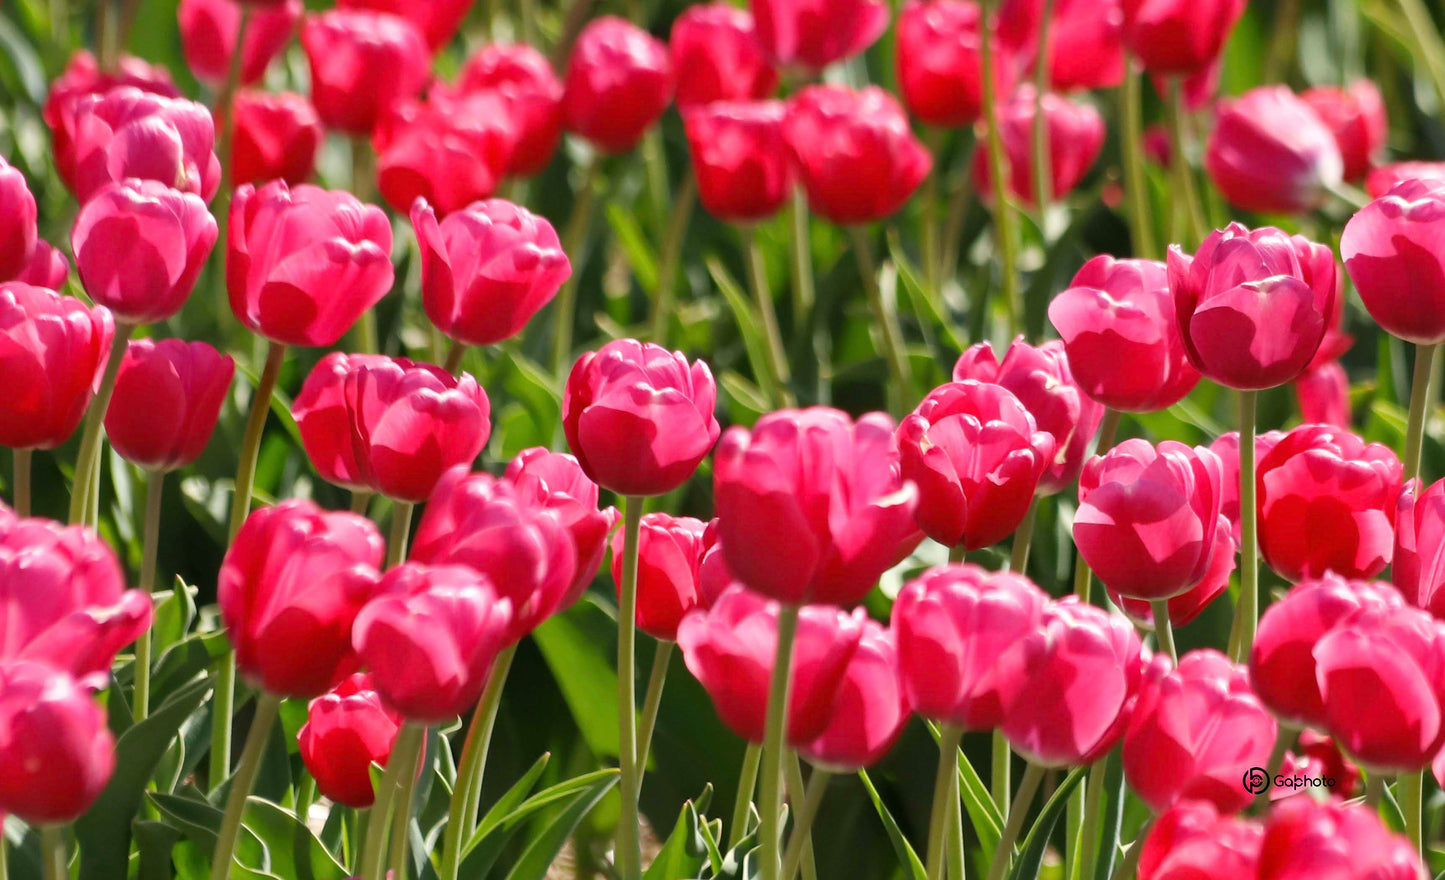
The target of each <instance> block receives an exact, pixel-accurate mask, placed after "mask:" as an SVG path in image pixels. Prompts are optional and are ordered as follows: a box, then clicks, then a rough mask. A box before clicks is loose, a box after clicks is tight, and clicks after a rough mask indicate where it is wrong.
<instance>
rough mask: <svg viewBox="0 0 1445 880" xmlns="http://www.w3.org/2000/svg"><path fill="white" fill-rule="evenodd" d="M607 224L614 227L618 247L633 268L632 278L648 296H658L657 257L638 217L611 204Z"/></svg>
mask: <svg viewBox="0 0 1445 880" xmlns="http://www.w3.org/2000/svg"><path fill="white" fill-rule="evenodd" d="M607 223H608V225H609V226H611V227H612V234H613V235H614V236H615V237H616V239H617V245H618V246H619V247H621V248H622V253H623V255H624V256H626V257H627V264H628V265H629V266H631V267H632V277H633V278H636V279H637V285H638V286H639V287H641V288H642V290H643V292H644V293H646V294H647V295H648V296H652V295H654V294H656V293H657V257H656V256H655V255H654V254H653V252H652V245H650V244H648V242H647V235H646V234H645V233H643V231H642V227H641V225H639V224H638V222H637V215H636V214H635V213H633V212H632V211H629V210H628V209H627V206H626V205H623V204H620V203H618V202H610V203H608V205H607Z"/></svg>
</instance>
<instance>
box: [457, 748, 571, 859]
mask: <svg viewBox="0 0 1445 880" xmlns="http://www.w3.org/2000/svg"><path fill="white" fill-rule="evenodd" d="M551 760H552V753H551V752H543V753H542V756H541V757H539V758H538V759H537V760H536V761H534V762H533V763H532V766H531V767H529V768H528V769H527V772H526V773H523V774H522V777H521V778H520V779H518V780H517V781H516V782H514V783H512V787H511V788H509V789H507V791H506V793H505V794H503V795H502V796H501V797H500V798H498V799H497V802H496V803H495V804H492V808H491V809H490V810H488V811H487V814H486V815H485V816H483V817H482V819H481V821H480V822H478V823H477V831H476V833H475V834H473V835H472V840H471V841H469V842H468V845H467V848H468V849H469V850H470V849H471V847H472V846H473V845H474V844H475V841H476V840H477V839H478V838H479V837H480V836H481V835H482V834H483V833H485V832H486V831H487V830H488V829H490V828H493V827H495V826H496V825H497V824H499V823H500V822H501V821H502V819H503V818H505V817H506V816H508V815H509V814H511V813H512V811H513V810H516V809H517V808H518V807H520V806H521V805H522V804H523V802H525V801H526V800H527V795H529V794H531V793H532V789H533V788H535V787H536V785H537V780H538V779H541V778H542V772H543V771H544V770H546V769H547V764H548V763H549V762H550V761H551Z"/></svg>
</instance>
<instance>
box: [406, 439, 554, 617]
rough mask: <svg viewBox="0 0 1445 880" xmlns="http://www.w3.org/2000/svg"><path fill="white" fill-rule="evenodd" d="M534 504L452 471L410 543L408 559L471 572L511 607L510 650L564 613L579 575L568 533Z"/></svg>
mask: <svg viewBox="0 0 1445 880" xmlns="http://www.w3.org/2000/svg"><path fill="white" fill-rule="evenodd" d="M535 497H536V496H535V494H534V493H532V492H530V491H528V489H527V487H526V486H525V485H524V486H522V487H521V488H520V489H518V488H514V487H513V484H512V482H511V481H509V480H503V479H498V478H496V477H493V476H492V475H490V474H468V473H467V470H466V468H462V467H457V468H453V469H452V470H450V471H448V472H447V474H446V476H444V477H442V480H441V482H440V483H438V484H437V488H436V491H435V492H433V493H432V497H431V499H430V501H429V502H428V504H427V506H426V512H425V513H424V514H422V518H421V523H420V525H418V526H417V531H416V536H415V537H414V538H413V540H412V550H411V558H412V559H414V560H416V561H418V562H423V563H426V564H427V565H432V566H440V565H461V566H465V567H467V568H470V569H472V570H473V571H475V572H477V573H479V574H480V575H482V576H483V578H485V579H486V580H488V581H490V583H491V588H492V590H494V591H495V592H496V594H497V596H498V597H500V598H502V599H506V600H508V601H509V602H510V603H511V606H512V618H511V626H510V629H509V631H508V633H507V640H508V642H509V643H510V642H516V641H518V640H520V639H521V638H522V637H523V636H525V635H527V634H528V633H530V632H531V631H532V630H534V629H536V628H537V625H538V624H540V623H541V622H542V621H544V620H546V619H547V618H548V617H550V616H552V615H553V614H555V613H556V612H557V611H559V610H561V609H562V607H563V604H562V603H563V602H564V601H566V600H567V599H568V598H569V597H571V596H572V589H573V584H574V580H575V578H576V574H577V558H578V556H577V549H576V547H575V546H574V544H573V541H572V537H571V534H570V533H569V531H568V529H567V528H566V526H564V525H563V523H562V521H561V519H560V518H559V517H558V516H557V515H556V514H555V513H553V512H552V511H551V510H550V509H549V508H548V507H547V506H539V505H538V504H536V503H535V500H534V499H535Z"/></svg>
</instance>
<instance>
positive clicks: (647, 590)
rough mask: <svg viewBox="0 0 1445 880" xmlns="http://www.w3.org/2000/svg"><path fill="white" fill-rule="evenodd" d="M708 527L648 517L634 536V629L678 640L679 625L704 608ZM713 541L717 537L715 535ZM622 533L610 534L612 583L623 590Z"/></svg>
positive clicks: (686, 519)
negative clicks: (702, 572) (701, 579)
mask: <svg viewBox="0 0 1445 880" xmlns="http://www.w3.org/2000/svg"><path fill="white" fill-rule="evenodd" d="M706 528H707V523H705V522H703V521H702V520H698V519H693V518H692V517H690V516H679V517H673V516H669V515H668V514H666V513H649V514H647V515H646V516H644V517H643V518H642V528H641V531H640V532H639V533H638V536H637V621H636V622H637V628H638V629H640V630H642V631H643V632H645V633H647V634H648V635H650V636H652V637H653V638H655V639H663V640H666V641H669V642H675V641H677V627H678V625H679V624H680V623H682V619H683V617H684V616H685V615H686V614H687V613H688V612H689V611H691V610H693V609H694V608H706V607H707V604H706V602H705V601H704V599H703V597H702V595H701V590H699V589H698V569H699V567H700V566H701V565H702V557H703V554H704V553H705V552H707V549H708V548H707V545H705V544H704V543H703V537H704V536H703V532H704V530H705V529H706ZM714 537H715V536H714ZM622 539H623V535H622V533H621V532H617V533H616V534H614V535H613V536H612V581H613V583H615V584H616V585H617V589H618V590H619V593H620V591H621V589H622V554H623V546H622Z"/></svg>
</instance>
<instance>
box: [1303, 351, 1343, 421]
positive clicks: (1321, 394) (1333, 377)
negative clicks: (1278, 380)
mask: <svg viewBox="0 0 1445 880" xmlns="http://www.w3.org/2000/svg"><path fill="white" fill-rule="evenodd" d="M1294 393H1295V400H1296V401H1298V403H1299V411H1300V420H1301V421H1303V422H1305V423H1306V424H1311V423H1312V424H1319V425H1333V426H1335V427H1337V428H1349V426H1350V377H1349V375H1348V374H1347V373H1346V372H1345V368H1344V367H1342V366H1340V362H1339V361H1327V362H1326V363H1323V364H1320V365H1319V366H1317V367H1310V368H1309V369H1308V370H1305V371H1304V372H1303V373H1300V375H1299V378H1298V379H1295V380H1294Z"/></svg>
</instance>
